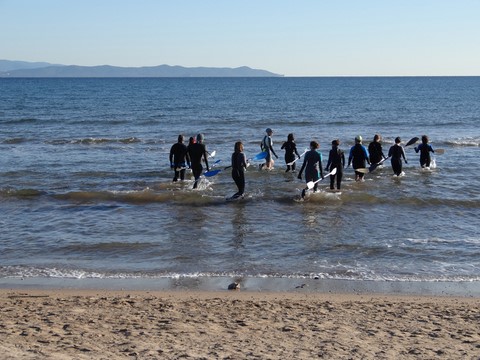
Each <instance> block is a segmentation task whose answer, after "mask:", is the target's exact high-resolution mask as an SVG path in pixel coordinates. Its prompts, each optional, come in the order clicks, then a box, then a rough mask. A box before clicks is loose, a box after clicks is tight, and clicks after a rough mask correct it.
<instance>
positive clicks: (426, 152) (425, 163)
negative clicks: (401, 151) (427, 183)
mask: <svg viewBox="0 0 480 360" xmlns="http://www.w3.org/2000/svg"><path fill="white" fill-rule="evenodd" d="M415 152H416V153H418V152H420V165H421V166H422V168H424V167H430V162H431V161H432V160H431V158H430V153H431V152H432V153H434V152H435V150H433V148H432V145H430V144H429V143H428V136H427V135H422V143H421V144H420V145H418V146H416V147H415Z"/></svg>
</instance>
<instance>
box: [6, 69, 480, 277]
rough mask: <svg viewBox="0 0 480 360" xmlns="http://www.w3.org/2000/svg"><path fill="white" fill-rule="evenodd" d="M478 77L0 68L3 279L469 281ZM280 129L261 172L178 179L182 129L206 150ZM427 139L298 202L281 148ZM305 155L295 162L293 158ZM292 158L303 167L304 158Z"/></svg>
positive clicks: (475, 267) (476, 183)
mask: <svg viewBox="0 0 480 360" xmlns="http://www.w3.org/2000/svg"><path fill="white" fill-rule="evenodd" d="M479 125H480V78H479V77H431V78H430V77H425V78H415V77H412V78H160V79H153V78H152V79H0V213H1V217H0V225H1V232H0V248H1V252H0V279H18V280H19V281H20V279H27V278H46V279H48V278H56V279H73V280H75V279H89V278H93V279H127V280H128V279H132V281H135V280H136V279H178V278H193V279H205V278H207V279H208V278H215V277H225V276H226V277H233V278H272V279H274V278H295V279H314V278H319V279H334V280H351V281H362V280H388V281H393V282H404V281H419V282H438V281H447V282H479V281H480V235H479V231H478V228H479V215H480V211H479V210H480V170H479V167H478V159H479V156H480V149H479V144H480V131H479V130H478V127H479ZM267 127H271V128H273V130H274V136H273V141H274V148H275V150H276V152H277V154H278V155H279V156H280V158H279V159H278V160H277V161H276V163H275V169H274V170H272V171H260V170H259V169H258V165H257V164H258V163H255V164H253V165H252V166H251V167H250V168H249V169H248V172H247V173H246V182H247V184H246V198H245V199H244V200H241V201H237V202H226V201H225V198H226V197H227V196H230V195H232V194H233V193H234V192H236V187H235V184H234V183H233V180H232V179H231V176H230V172H229V171H228V170H223V171H221V172H220V173H219V174H218V175H216V176H214V177H210V178H205V179H203V180H202V183H201V186H200V190H192V181H191V180H190V174H188V176H187V178H188V180H187V181H185V182H183V183H181V182H179V183H172V181H171V180H172V177H173V173H172V171H171V170H170V167H169V161H168V153H169V150H170V147H171V145H172V144H174V143H175V142H176V139H177V136H178V134H184V135H185V136H186V137H187V138H188V137H189V136H195V135H196V134H197V133H199V132H202V133H204V134H205V139H206V145H207V149H208V150H209V151H214V150H215V152H216V156H215V157H214V158H213V159H210V160H211V162H214V161H218V160H220V161H219V162H218V164H217V168H218V169H223V167H224V166H228V165H229V159H230V156H231V153H232V151H233V145H234V143H235V141H237V140H242V141H243V142H244V144H245V153H246V155H247V157H252V156H254V155H256V154H257V153H259V151H260V147H259V143H260V141H261V139H262V138H263V136H264V131H265V128H267ZM288 133H294V134H295V138H296V143H297V146H298V149H299V150H300V151H303V150H304V149H305V148H307V147H308V144H309V142H310V141H311V140H317V141H319V143H320V151H321V152H322V154H323V157H324V160H323V166H325V165H326V158H327V156H328V151H329V149H330V145H329V144H330V143H331V140H333V139H335V138H339V139H340V141H341V146H340V147H341V148H342V149H344V150H345V151H346V153H347V154H348V150H349V148H350V147H351V146H352V145H353V140H354V137H355V136H356V135H358V134H360V135H362V136H363V138H364V143H365V144H366V145H368V143H369V142H370V141H371V139H372V138H373V135H374V134H376V133H379V134H381V135H382V137H383V148H384V152H385V153H387V152H388V148H389V147H390V146H391V145H392V144H393V139H394V138H395V137H396V136H400V137H402V139H403V141H404V143H405V142H407V141H408V140H409V139H410V138H412V137H414V136H421V135H423V134H427V135H428V136H429V137H430V141H431V144H432V146H433V147H434V148H435V149H444V150H445V153H444V154H443V155H436V156H435V163H436V167H435V168H432V169H431V170H430V171H426V170H422V169H421V168H420V166H419V159H418V155H417V154H415V152H414V150H413V146H410V147H407V148H406V154H407V158H408V164H405V165H404V171H405V176H403V177H401V178H395V177H393V176H392V174H393V173H392V170H391V167H390V164H389V161H387V162H386V163H385V165H386V166H385V167H384V168H383V169H378V170H377V171H375V172H373V173H371V174H367V175H366V176H365V179H366V181H365V182H363V183H356V182H355V181H354V174H353V172H352V170H351V169H347V170H346V171H345V175H344V182H343V189H342V193H341V195H337V194H333V193H329V192H328V191H325V190H327V187H328V181H327V180H325V181H323V182H321V183H320V189H321V190H322V191H321V192H319V193H317V194H310V195H309V196H308V197H307V199H306V200H305V201H301V200H300V193H301V190H302V189H303V188H304V187H305V182H302V181H300V180H298V179H297V178H296V176H295V175H296V174H295V175H294V174H290V173H285V162H284V160H283V155H284V152H283V150H280V146H281V144H282V143H283V142H284V141H285V140H286V138H287V134H288ZM301 161H302V160H301ZM298 165H301V163H299V164H298Z"/></svg>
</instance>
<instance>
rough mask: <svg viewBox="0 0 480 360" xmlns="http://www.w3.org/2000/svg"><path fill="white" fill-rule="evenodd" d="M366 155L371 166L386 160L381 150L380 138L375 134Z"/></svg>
mask: <svg viewBox="0 0 480 360" xmlns="http://www.w3.org/2000/svg"><path fill="white" fill-rule="evenodd" d="M368 154H369V156H370V162H371V163H372V164H378V163H379V162H380V161H382V160H383V159H385V158H386V156H385V155H384V154H383V149H382V137H381V136H380V135H378V134H375V136H374V137H373V141H372V142H371V143H370V144H369V145H368Z"/></svg>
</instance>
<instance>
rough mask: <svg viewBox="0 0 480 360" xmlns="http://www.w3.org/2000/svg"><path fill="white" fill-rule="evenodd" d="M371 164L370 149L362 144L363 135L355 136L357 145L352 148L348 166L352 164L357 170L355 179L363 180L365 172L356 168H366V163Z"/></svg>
mask: <svg viewBox="0 0 480 360" xmlns="http://www.w3.org/2000/svg"><path fill="white" fill-rule="evenodd" d="M365 163H368V165H370V160H369V154H368V150H367V148H366V147H365V146H363V145H362V137H361V136H360V135H357V136H356V137H355V145H353V146H352V147H351V148H350V155H349V156H348V165H347V167H348V166H350V164H352V167H353V170H355V181H363V175H365V174H364V173H363V172H360V171H357V170H356V169H360V168H365V166H366V164H365Z"/></svg>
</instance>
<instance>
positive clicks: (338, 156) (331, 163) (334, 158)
mask: <svg viewBox="0 0 480 360" xmlns="http://www.w3.org/2000/svg"><path fill="white" fill-rule="evenodd" d="M339 146H340V140H338V139H335V140H333V141H332V149H331V150H330V152H329V153H328V161H327V166H326V167H325V171H328V172H332V170H333V169H337V171H336V172H335V174H333V175H330V190H334V189H335V179H337V190H340V187H341V184H342V176H343V168H344V167H345V154H344V152H343V151H342V150H341V149H339Z"/></svg>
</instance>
